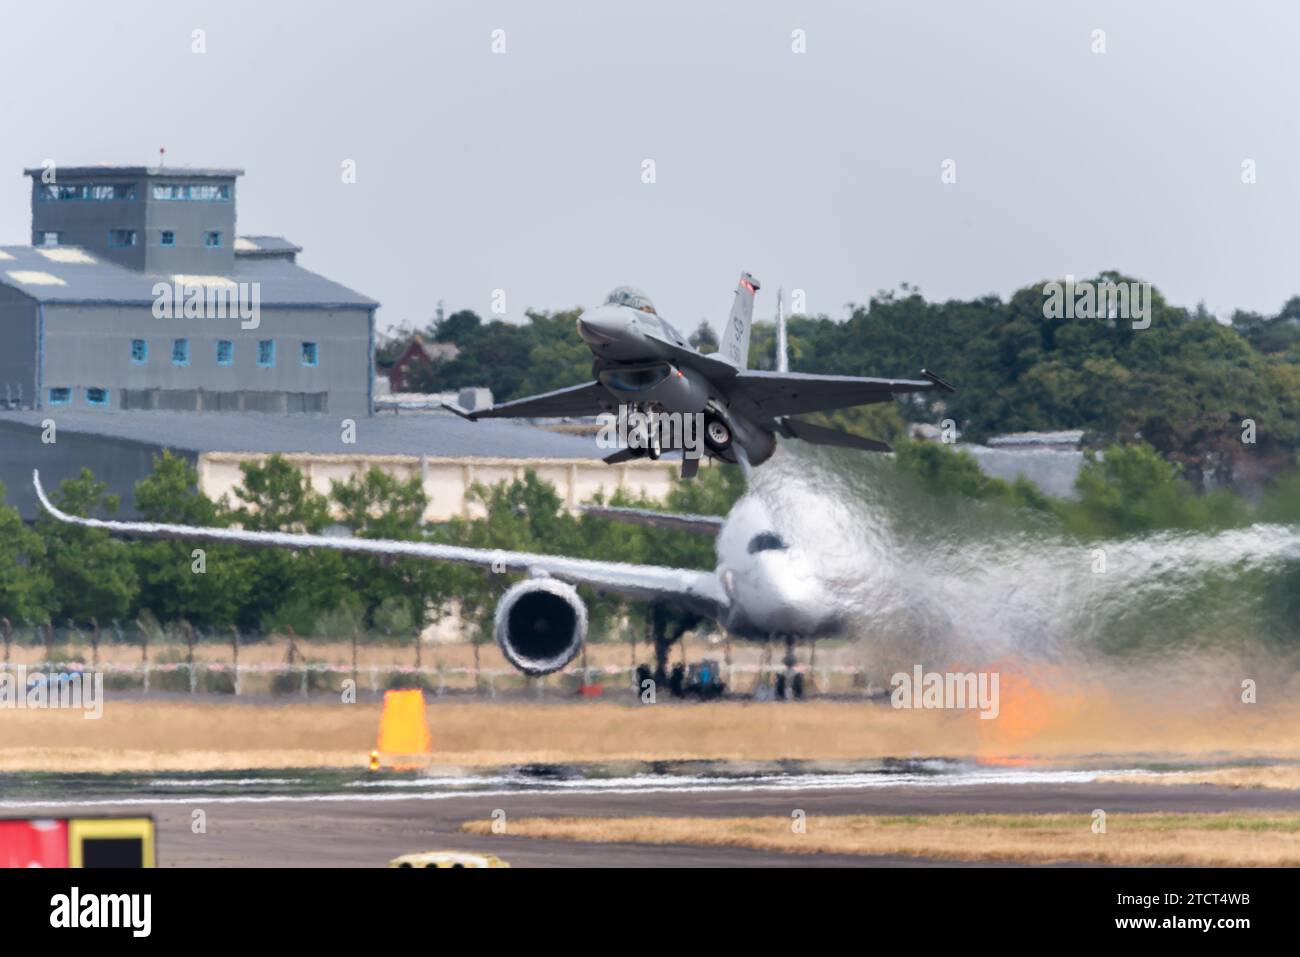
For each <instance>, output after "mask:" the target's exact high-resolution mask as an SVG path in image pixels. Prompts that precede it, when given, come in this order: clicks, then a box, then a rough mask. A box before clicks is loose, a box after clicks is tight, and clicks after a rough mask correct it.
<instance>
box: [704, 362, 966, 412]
mask: <svg viewBox="0 0 1300 957" xmlns="http://www.w3.org/2000/svg"><path fill="white" fill-rule="evenodd" d="M921 374H922V375H923V376H925V377H926V378H925V379H864V378H858V377H856V376H841V375H809V374H806V373H802V372H762V371H758V370H747V371H743V372H740V373H738V374H737V375H736V376H735V378H733V379H731V380H730V381H729V382H727V383H726V385H725V388H726V390H727V394H728V397H729V398H730V399H731V401H732V402H733V403H737V404H739V405H741V406H742V407H743V408H744V409H745V410H746V411H748V412H749V413H750V414H751V415H754V417H756V418H779V417H780V416H785V415H799V414H801V413H805V412H826V411H829V410H831V409H844V408H849V407H851V406H855V405H871V404H873V403H876V402H888V401H889V400H890V399H892V398H893V397H894V396H896V395H902V394H904V393H908V392H931V391H940V392H952V391H954V390H953V388H952V387H951V386H950V385H948V384H947V383H946V382H944V381H943V380H942V379H940V378H939V377H938V376H936V375H934V374H933V373H930V372H926V371H924V370H922V372H921Z"/></svg>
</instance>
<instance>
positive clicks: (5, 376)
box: [0, 260, 40, 409]
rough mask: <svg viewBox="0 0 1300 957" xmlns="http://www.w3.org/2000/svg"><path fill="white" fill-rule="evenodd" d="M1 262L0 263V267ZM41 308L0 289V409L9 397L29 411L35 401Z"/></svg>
mask: <svg viewBox="0 0 1300 957" xmlns="http://www.w3.org/2000/svg"><path fill="white" fill-rule="evenodd" d="M3 266H4V261H3V260H0V267H3ZM39 321H40V308H39V306H37V304H36V302H35V301H34V300H33V299H31V298H29V297H27V296H24V295H23V294H22V293H20V292H18V291H17V290H16V289H12V288H10V287H8V286H0V343H3V346H2V347H0V406H2V405H4V404H5V400H6V398H8V397H12V398H14V399H17V398H18V397H19V395H20V394H21V396H22V403H21V404H20V405H18V406H16V407H18V408H25V409H30V408H34V407H35V401H36V346H37V331H38V324H39Z"/></svg>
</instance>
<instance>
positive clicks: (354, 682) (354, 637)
mask: <svg viewBox="0 0 1300 957" xmlns="http://www.w3.org/2000/svg"><path fill="white" fill-rule="evenodd" d="M360 630H361V629H360V627H359V626H358V627H356V628H353V629H352V687H353V688H356V687H357V686H358V685H359V684H360V682H359V681H357V632H358V631H360Z"/></svg>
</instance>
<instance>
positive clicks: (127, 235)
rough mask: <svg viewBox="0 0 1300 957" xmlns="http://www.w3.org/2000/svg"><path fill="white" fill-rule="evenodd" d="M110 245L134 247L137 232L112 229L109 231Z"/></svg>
mask: <svg viewBox="0 0 1300 957" xmlns="http://www.w3.org/2000/svg"><path fill="white" fill-rule="evenodd" d="M108 244H109V245H110V246H134V245H135V230H134V229H110V230H109V231H108Z"/></svg>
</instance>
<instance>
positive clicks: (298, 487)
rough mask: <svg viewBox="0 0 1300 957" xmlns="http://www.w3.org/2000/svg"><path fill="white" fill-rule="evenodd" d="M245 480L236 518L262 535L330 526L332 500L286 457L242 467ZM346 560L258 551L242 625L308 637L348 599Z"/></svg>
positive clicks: (307, 552) (317, 553) (309, 552)
mask: <svg viewBox="0 0 1300 957" xmlns="http://www.w3.org/2000/svg"><path fill="white" fill-rule="evenodd" d="M240 471H241V472H242V473H243V481H242V483H241V484H240V486H239V487H238V488H237V489H236V490H235V496H236V499H237V500H238V502H239V505H238V507H237V508H236V509H235V510H234V513H233V517H234V518H235V519H236V520H237V521H238V522H239V524H240V525H242V526H243V527H244V528H246V529H248V530H250V531H258V532H307V533H310V534H320V533H321V532H323V531H324V530H325V528H326V526H327V525H329V523H330V514H329V500H328V499H327V498H326V497H325V496H324V495H321V494H320V493H319V492H317V491H316V490H315V489H313V488H312V487H311V483H310V482H308V480H307V478H306V476H304V475H303V474H302V473H301V472H300V471H298V469H296V468H295V467H294V466H293V465H292V464H290V463H289V462H288V461H287V460H286V459H285V458H284V457H283V456H280V455H272V456H270V457H269V458H267V459H265V460H263V461H260V462H245V463H243V464H241V465H240ZM345 577H346V574H345V569H344V566H343V559H342V556H341V555H340V554H339V553H338V552H335V551H330V550H327V549H320V548H315V549H304V550H302V551H284V550H281V549H278V548H267V549H260V550H258V551H257V552H256V553H255V555H254V556H253V561H252V567H251V569H250V574H249V589H248V598H247V601H246V602H245V604H244V605H243V609H242V612H241V616H240V617H241V622H240V623H241V624H260V625H261V626H262V627H263V628H277V627H282V626H284V625H292V626H293V627H294V629H295V630H296V631H297V632H298V633H299V634H309V633H310V632H311V631H312V630H313V629H314V627H315V625H316V621H317V620H318V619H319V618H320V617H322V616H324V615H326V614H328V613H329V612H331V611H333V610H334V608H335V607H336V606H338V605H339V603H340V602H341V601H343V599H344V596H345V594H346V583H345Z"/></svg>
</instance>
